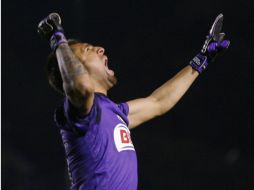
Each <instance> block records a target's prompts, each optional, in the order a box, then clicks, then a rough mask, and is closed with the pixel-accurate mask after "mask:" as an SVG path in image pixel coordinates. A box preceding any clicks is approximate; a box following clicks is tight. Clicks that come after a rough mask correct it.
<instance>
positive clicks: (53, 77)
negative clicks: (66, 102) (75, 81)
mask: <svg viewBox="0 0 254 190" xmlns="http://www.w3.org/2000/svg"><path fill="white" fill-rule="evenodd" d="M78 43H82V42H81V41H79V40H76V39H69V40H68V44H69V46H71V45H75V44H78ZM46 72H47V77H48V81H49V84H50V86H51V87H52V88H53V89H54V90H56V91H57V92H59V93H60V94H62V95H64V94H65V93H64V89H63V80H62V77H61V73H60V70H59V67H58V62H57V58H56V54H55V53H54V52H51V53H50V54H49V56H48V63H47V66H46Z"/></svg>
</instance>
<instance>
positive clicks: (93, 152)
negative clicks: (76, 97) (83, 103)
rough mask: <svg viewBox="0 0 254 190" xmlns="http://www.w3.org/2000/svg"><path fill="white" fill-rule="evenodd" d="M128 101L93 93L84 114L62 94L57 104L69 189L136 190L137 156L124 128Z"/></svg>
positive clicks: (56, 117) (126, 121)
mask: <svg viewBox="0 0 254 190" xmlns="http://www.w3.org/2000/svg"><path fill="white" fill-rule="evenodd" d="M128 109H129V108H128V105H127V104H126V103H122V104H115V103H114V102H112V101H111V100H110V99H109V98H108V97H107V96H104V95H102V94H99V93H96V94H95V98H94V103H93V107H92V109H91V111H90V113H89V114H88V115H86V116H80V115H79V114H78V111H77V110H76V109H75V108H74V107H73V106H72V105H71V104H70V102H69V100H68V99H67V98H66V99H65V102H64V105H63V106H60V107H58V108H57V110H56V113H55V120H56V122H57V125H58V126H59V128H60V133H61V136H62V140H63V144H64V147H65V154H66V159H67V164H68V169H69V173H70V178H71V181H72V187H71V190H90V189H99V190H104V189H105V190H109V189H110V190H122V189H126V190H136V189H137V180H138V178H137V158H136V152H135V149H134V146H133V144H132V142H131V138H130V131H129V129H128V127H127V126H128V118H127V115H128V112H129V110H128Z"/></svg>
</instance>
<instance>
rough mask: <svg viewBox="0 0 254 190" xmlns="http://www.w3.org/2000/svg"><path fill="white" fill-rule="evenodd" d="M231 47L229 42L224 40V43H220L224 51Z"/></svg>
mask: <svg viewBox="0 0 254 190" xmlns="http://www.w3.org/2000/svg"><path fill="white" fill-rule="evenodd" d="M229 45H230V41H229V40H223V41H222V42H220V43H219V47H220V48H222V49H227V48H228V47H229Z"/></svg>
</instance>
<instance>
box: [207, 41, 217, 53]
mask: <svg viewBox="0 0 254 190" xmlns="http://www.w3.org/2000/svg"><path fill="white" fill-rule="evenodd" d="M207 51H208V53H209V54H212V53H216V52H217V51H218V42H212V43H210V44H209V45H208V47H207Z"/></svg>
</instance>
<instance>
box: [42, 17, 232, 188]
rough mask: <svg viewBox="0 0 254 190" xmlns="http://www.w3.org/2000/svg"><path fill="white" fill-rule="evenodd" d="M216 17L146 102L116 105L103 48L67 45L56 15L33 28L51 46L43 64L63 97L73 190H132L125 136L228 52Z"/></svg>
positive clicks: (60, 121) (133, 172)
mask: <svg viewBox="0 0 254 190" xmlns="http://www.w3.org/2000/svg"><path fill="white" fill-rule="evenodd" d="M222 23H223V15H222V14H220V15H219V16H218V17H217V18H216V20H215V21H214V23H213V25H212V28H211V30H210V31H209V34H208V36H207V37H206V41H205V43H204V45H203V48H202V50H201V52H200V53H199V54H197V55H196V56H195V57H194V58H193V59H192V60H191V61H190V63H189V64H188V66H186V67H185V68H183V69H182V70H181V71H180V72H179V73H177V74H176V75H175V76H174V77H173V78H172V79H170V80H168V81H167V82H166V83H165V84H163V85H162V86H161V87H159V88H158V89H156V90H155V91H153V93H152V94H150V95H149V96H147V97H145V98H140V99H136V100H132V101H128V102H125V103H120V104H116V103H114V102H113V101H111V100H110V99H109V98H108V97H107V92H108V90H109V89H111V88H112V87H113V86H114V85H115V84H116V82H117V80H116V77H115V76H114V71H113V70H111V69H109V67H108V58H107V56H106V55H105V54H104V49H103V48H102V47H98V46H93V45H91V44H88V43H82V42H79V41H75V40H66V38H65V35H64V30H63V27H62V25H61V18H60V16H59V15H58V14H57V13H51V14H50V15H48V16H47V17H46V18H45V19H43V20H42V21H41V22H40V23H39V25H38V32H39V34H40V35H42V36H43V37H44V38H46V39H47V40H48V41H49V42H50V46H51V49H52V54H51V56H50V59H49V64H48V78H49V83H50V85H51V86H52V87H53V88H54V89H55V90H57V91H58V92H60V93H62V94H63V95H64V96H65V98H64V101H63V104H62V105H61V106H59V107H58V108H57V109H56V112H55V120H56V123H57V126H58V127H59V129H60V133H61V136H62V140H63V144H64V147H65V154H66V159H67V164H68V169H69V173H70V178H71V182H72V186H71V189H72V190H84V189H86V190H90V189H99V190H102V189H105V190H124V189H126V190H136V189H137V184H138V177H137V158H136V152H135V149H134V146H133V144H132V141H131V136H130V131H129V129H132V128H134V127H136V126H138V125H140V124H142V123H144V122H146V121H148V120H150V119H152V118H154V117H157V116H160V115H162V114H164V113H166V112H168V111H169V110H170V109H171V108H172V107H173V106H174V105H175V104H176V103H177V102H178V101H179V100H180V98H181V97H182V96H183V95H184V93H185V92H186V91H187V90H188V88H189V87H190V86H191V84H192V83H193V82H194V80H195V79H196V78H197V76H198V75H199V74H200V73H202V72H203V71H204V70H205V68H206V67H207V65H208V64H209V63H210V62H212V61H214V58H215V57H216V56H217V55H218V54H219V53H221V52H222V51H223V50H225V49H227V48H228V47H229V41H228V40H224V36H225V34H224V33H220V32H221V28H222Z"/></svg>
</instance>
